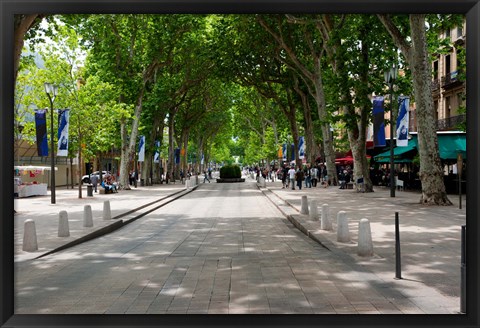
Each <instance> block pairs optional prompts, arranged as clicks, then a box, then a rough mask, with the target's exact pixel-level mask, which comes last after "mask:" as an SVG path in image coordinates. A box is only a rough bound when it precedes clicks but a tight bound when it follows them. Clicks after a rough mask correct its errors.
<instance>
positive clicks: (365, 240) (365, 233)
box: [357, 219, 373, 256]
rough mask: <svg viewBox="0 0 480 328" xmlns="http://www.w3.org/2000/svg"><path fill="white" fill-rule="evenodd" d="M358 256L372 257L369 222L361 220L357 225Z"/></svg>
mask: <svg viewBox="0 0 480 328" xmlns="http://www.w3.org/2000/svg"><path fill="white" fill-rule="evenodd" d="M357 254H358V255H359V256H373V243H372V232H371V230H370V221H368V219H361V220H360V222H359V224H358V253H357Z"/></svg>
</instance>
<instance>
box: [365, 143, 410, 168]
mask: <svg viewBox="0 0 480 328" xmlns="http://www.w3.org/2000/svg"><path fill="white" fill-rule="evenodd" d="M416 150H417V140H416V139H410V140H408V145H407V146H405V147H395V148H393V162H394V163H411V162H412V159H413V156H415V154H416ZM414 151H415V152H414ZM374 159H375V162H377V163H390V150H387V151H386V152H383V153H381V154H378V155H377V156H374Z"/></svg>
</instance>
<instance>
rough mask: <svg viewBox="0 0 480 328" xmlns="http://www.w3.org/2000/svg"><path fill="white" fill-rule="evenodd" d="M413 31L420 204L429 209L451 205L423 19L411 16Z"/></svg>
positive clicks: (412, 64)
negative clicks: (437, 126) (445, 177)
mask: <svg viewBox="0 0 480 328" xmlns="http://www.w3.org/2000/svg"><path fill="white" fill-rule="evenodd" d="M410 27H411V29H412V43H413V47H412V58H411V59H412V62H411V63H410V68H411V70H412V76H413V84H414V90H415V103H416V113H417V126H418V148H419V149H418V150H419V154H420V180H421V182H422V196H421V198H420V202H421V203H423V204H429V205H452V202H451V201H450V200H449V199H448V197H447V193H446V191H445V184H444V182H443V170H442V165H441V162H440V154H439V151H438V139H437V131H436V120H435V109H434V107H433V98H432V93H431V84H432V74H431V67H430V60H429V57H428V51H427V41H426V36H425V16H424V15H410Z"/></svg>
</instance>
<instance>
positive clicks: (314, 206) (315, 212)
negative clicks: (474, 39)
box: [310, 199, 318, 221]
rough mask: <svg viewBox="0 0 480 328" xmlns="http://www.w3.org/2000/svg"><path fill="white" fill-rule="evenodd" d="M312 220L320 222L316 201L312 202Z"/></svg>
mask: <svg viewBox="0 0 480 328" xmlns="http://www.w3.org/2000/svg"><path fill="white" fill-rule="evenodd" d="M310 219H312V220H314V221H318V205H317V200H315V199H312V200H311V201H310Z"/></svg>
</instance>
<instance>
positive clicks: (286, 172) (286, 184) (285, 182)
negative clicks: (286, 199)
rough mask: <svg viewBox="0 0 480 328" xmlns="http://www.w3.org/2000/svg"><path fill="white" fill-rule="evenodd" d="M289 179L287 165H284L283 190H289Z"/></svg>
mask: <svg viewBox="0 0 480 328" xmlns="http://www.w3.org/2000/svg"><path fill="white" fill-rule="evenodd" d="M287 179H288V168H287V166H286V165H284V166H283V168H282V189H283V188H288V182H287Z"/></svg>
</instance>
